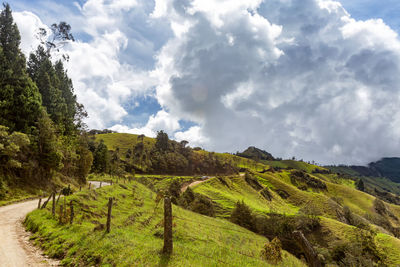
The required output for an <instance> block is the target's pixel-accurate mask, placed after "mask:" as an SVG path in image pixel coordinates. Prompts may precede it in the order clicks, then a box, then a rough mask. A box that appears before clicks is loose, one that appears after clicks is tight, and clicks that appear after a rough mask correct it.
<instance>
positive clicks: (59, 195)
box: [54, 190, 62, 204]
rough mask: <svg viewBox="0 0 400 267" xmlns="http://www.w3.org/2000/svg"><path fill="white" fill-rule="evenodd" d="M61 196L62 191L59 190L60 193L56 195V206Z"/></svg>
mask: <svg viewBox="0 0 400 267" xmlns="http://www.w3.org/2000/svg"><path fill="white" fill-rule="evenodd" d="M54 194H55V193H54ZM61 194H62V190H60V193H59V194H58V198H57V202H56V203H57V204H58V201H59V200H60V197H61Z"/></svg>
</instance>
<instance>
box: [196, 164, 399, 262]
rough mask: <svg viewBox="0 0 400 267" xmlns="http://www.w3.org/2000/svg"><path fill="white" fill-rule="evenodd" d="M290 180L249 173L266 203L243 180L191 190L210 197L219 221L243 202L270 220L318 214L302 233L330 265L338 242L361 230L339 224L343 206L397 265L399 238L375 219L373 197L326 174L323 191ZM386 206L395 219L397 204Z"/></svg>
mask: <svg viewBox="0 0 400 267" xmlns="http://www.w3.org/2000/svg"><path fill="white" fill-rule="evenodd" d="M289 176H290V172H289V171H282V172H278V173H277V172H275V173H266V174H257V175H254V177H256V178H257V179H258V181H259V182H260V184H262V185H263V186H264V187H266V188H268V189H269V190H270V193H271V196H272V199H271V200H267V199H265V198H264V197H263V196H262V195H261V194H260V192H261V191H260V190H255V189H254V188H253V187H251V186H250V185H249V184H248V183H247V182H246V181H245V179H244V177H243V176H233V177H224V178H212V179H210V180H208V181H206V182H204V183H201V184H199V185H197V186H195V187H194V188H193V191H194V192H195V193H200V194H203V195H205V196H207V197H209V198H210V199H212V201H213V202H214V203H215V206H216V207H217V211H218V212H217V213H218V216H221V217H228V216H229V214H230V213H231V212H232V210H233V209H234V207H235V203H236V202H237V201H242V200H243V201H244V202H245V204H246V205H248V206H249V207H250V208H251V210H252V211H253V212H255V213H257V214H264V215H266V216H269V214H270V213H271V212H272V213H279V214H285V216H299V215H301V214H309V215H312V216H318V218H319V219H320V222H321V227H320V228H319V229H318V230H316V231H313V232H310V233H309V234H307V237H308V238H309V239H310V240H311V241H312V242H313V244H314V247H315V248H316V249H317V250H318V251H319V253H321V254H322V255H324V256H325V258H326V260H327V262H329V261H332V258H331V257H332V254H331V253H332V251H334V250H335V249H337V248H338V247H340V246H341V245H343V244H347V245H346V246H350V245H351V244H353V243H356V242H358V241H359V240H360V236H359V234H358V233H360V231H365V230H360V229H361V228H357V227H355V226H353V225H349V223H348V222H347V223H345V222H342V221H341V218H340V216H339V215H338V214H341V213H342V212H343V210H344V207H348V208H349V210H350V213H351V216H352V218H355V219H354V220H357V219H358V220H360V221H361V222H363V223H365V224H367V225H370V226H371V227H372V228H373V229H375V230H376V231H377V232H376V233H377V234H376V235H373V240H375V243H376V246H377V249H378V251H379V252H380V253H381V254H382V255H386V257H387V258H386V263H387V264H389V265H391V264H392V265H397V264H400V256H399V254H398V253H395V251H396V250H397V249H399V248H400V247H399V244H400V240H399V239H397V238H395V237H394V236H393V234H392V233H389V232H388V231H387V230H385V229H383V228H382V226H381V225H380V223H379V220H377V218H381V217H380V215H378V214H377V212H376V211H375V207H374V201H375V197H374V196H371V195H369V194H366V193H364V192H360V191H358V190H356V189H355V188H354V186H352V185H351V184H346V183H334V182H332V180H331V179H330V178H329V175H327V177H324V178H325V180H324V182H325V183H326V185H327V190H322V191H319V192H317V191H313V190H308V191H304V190H300V189H299V188H297V187H296V186H295V185H293V184H292V183H291V181H290V178H289ZM321 176H323V175H321ZM331 176H332V175H331ZM221 179H223V180H224V181H221ZM333 181H334V180H333ZM279 191H280V192H282V191H284V192H285V193H286V194H287V197H285V198H283V197H281V196H280V194H278V193H277V192H279ZM385 205H386V207H387V209H389V210H390V211H391V212H392V213H393V214H394V215H395V216H396V217H397V218H399V217H400V213H399V211H400V206H397V205H392V204H388V203H386V204H385ZM385 218H387V221H390V223H391V224H392V225H393V226H394V227H399V226H400V224H399V221H398V219H391V218H389V217H385ZM367 232H368V231H366V233H367ZM363 238H364V237H363Z"/></svg>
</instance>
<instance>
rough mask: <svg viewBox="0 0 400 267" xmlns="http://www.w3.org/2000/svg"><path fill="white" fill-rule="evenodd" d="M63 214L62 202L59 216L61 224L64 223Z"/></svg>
mask: <svg viewBox="0 0 400 267" xmlns="http://www.w3.org/2000/svg"><path fill="white" fill-rule="evenodd" d="M63 215H64V211H63V205H62V204H61V205H60V217H59V218H58V220H59V222H60V224H62V222H63V217H64V216H63Z"/></svg>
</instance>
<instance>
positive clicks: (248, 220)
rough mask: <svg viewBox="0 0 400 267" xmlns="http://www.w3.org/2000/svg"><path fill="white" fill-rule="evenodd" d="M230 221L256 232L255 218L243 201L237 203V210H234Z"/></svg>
mask: <svg viewBox="0 0 400 267" xmlns="http://www.w3.org/2000/svg"><path fill="white" fill-rule="evenodd" d="M230 220H231V221H232V222H233V223H236V224H238V225H240V226H242V227H244V228H247V229H249V230H252V231H255V230H256V229H255V227H254V226H255V224H254V216H253V214H252V212H251V210H250V208H249V206H247V205H246V204H245V203H244V202H243V200H242V201H238V202H236V205H235V208H234V209H233V210H232V213H231V218H230Z"/></svg>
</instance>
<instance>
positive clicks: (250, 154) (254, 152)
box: [236, 146, 275, 161]
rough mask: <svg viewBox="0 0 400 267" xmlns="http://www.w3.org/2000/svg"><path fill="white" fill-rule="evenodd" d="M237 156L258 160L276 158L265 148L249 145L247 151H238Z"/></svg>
mask: <svg viewBox="0 0 400 267" xmlns="http://www.w3.org/2000/svg"><path fill="white" fill-rule="evenodd" d="M236 155H237V156H239V157H243V158H248V159H252V160H256V161H260V160H274V159H275V158H274V157H273V156H272V155H271V154H270V153H268V152H267V151H265V150H262V149H259V148H256V147H254V146H250V147H248V148H247V149H246V150H245V151H243V152H242V153H236Z"/></svg>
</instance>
